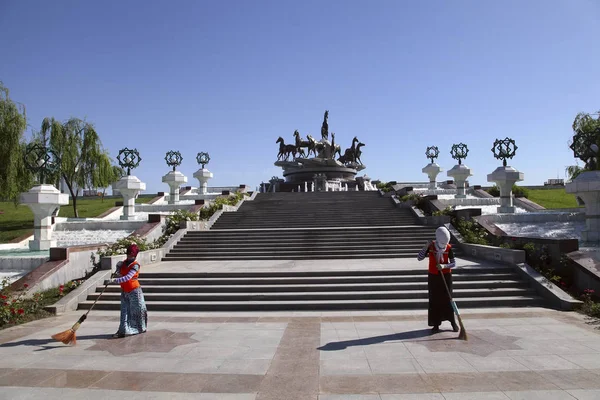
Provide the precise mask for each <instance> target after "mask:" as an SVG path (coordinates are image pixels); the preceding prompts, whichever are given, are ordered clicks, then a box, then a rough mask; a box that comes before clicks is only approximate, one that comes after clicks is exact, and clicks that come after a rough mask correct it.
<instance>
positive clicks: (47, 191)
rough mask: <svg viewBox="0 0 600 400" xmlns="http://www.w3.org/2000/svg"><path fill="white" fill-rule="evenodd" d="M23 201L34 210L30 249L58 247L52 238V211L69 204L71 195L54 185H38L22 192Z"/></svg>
mask: <svg viewBox="0 0 600 400" xmlns="http://www.w3.org/2000/svg"><path fill="white" fill-rule="evenodd" d="M21 203H22V204H25V205H26V206H28V207H29V208H31V211H33V240H30V241H29V249H30V250H32V251H39V250H48V249H49V248H50V247H56V241H55V240H52V213H54V211H55V210H56V209H57V208H58V207H60V206H64V205H68V204H69V195H68V194H66V193H61V192H60V191H58V189H56V188H55V187H54V186H52V185H38V186H34V187H32V188H31V190H30V191H29V192H27V193H21Z"/></svg>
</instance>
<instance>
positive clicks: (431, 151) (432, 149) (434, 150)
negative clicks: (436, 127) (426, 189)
mask: <svg viewBox="0 0 600 400" xmlns="http://www.w3.org/2000/svg"><path fill="white" fill-rule="evenodd" d="M425 155H426V156H427V158H429V159H430V160H431V163H432V164H433V163H434V162H435V159H436V158H438V157H439V155H440V149H438V147H437V146H429V147H427V150H425Z"/></svg>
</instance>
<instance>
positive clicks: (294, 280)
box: [140, 269, 519, 286]
mask: <svg viewBox="0 0 600 400" xmlns="http://www.w3.org/2000/svg"><path fill="white" fill-rule="evenodd" d="M452 279H453V282H465V281H469V282H472V281H478V282H480V281H505V280H513V281H514V280H519V279H518V275H517V274H516V273H514V272H507V273H487V274H486V273H467V274H453V275H452ZM405 282H427V270H426V269H424V270H423V273H419V274H411V275H403V274H397V275H383V274H381V275H371V276H368V275H367V276H344V275H341V276H282V277H276V276H264V277H254V276H247V277H244V276H242V277H231V278H223V277H218V276H217V277H213V276H211V277H203V278H191V277H187V276H185V275H183V274H175V273H174V274H173V276H172V277H164V278H155V277H152V276H148V274H143V273H142V274H141V276H140V283H141V284H142V285H163V286H172V285H223V284H227V285H290V284H295V285H300V284H301V285H314V284H327V285H332V284H349V283H378V284H381V283H405Z"/></svg>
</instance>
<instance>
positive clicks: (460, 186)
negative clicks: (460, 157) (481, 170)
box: [447, 164, 473, 199]
mask: <svg viewBox="0 0 600 400" xmlns="http://www.w3.org/2000/svg"><path fill="white" fill-rule="evenodd" d="M447 174H448V176H450V177H452V178H454V183H455V184H456V195H455V196H454V198H456V199H464V198H466V197H467V195H466V194H465V181H466V180H467V178H468V177H470V176H472V175H473V174H472V173H471V168H469V167H467V166H466V165H464V164H456V165H455V166H454V167H452V169H451V170H450V171H448V172H447Z"/></svg>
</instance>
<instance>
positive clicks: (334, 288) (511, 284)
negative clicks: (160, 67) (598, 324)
mask: <svg viewBox="0 0 600 400" xmlns="http://www.w3.org/2000/svg"><path fill="white" fill-rule="evenodd" d="M140 282H141V284H142V286H143V288H144V293H246V292H262V293H272V292H353V291H376V290H427V282H426V281H418V282H404V283H396V282H387V283H336V284H331V283H316V284H315V283H313V284H311V285H310V286H307V285H305V284H281V285H260V284H256V285H246V284H241V285H202V284H199V285H190V284H186V285H161V284H160V283H161V282H154V283H148V282H147V281H146V280H144V279H141V280H140ZM453 285H454V289H455V290H459V289H496V288H527V287H528V285H527V283H526V282H523V281H518V280H508V279H507V280H497V281H458V282H454V283H453ZM120 291H121V289H120V287H119V286H116V285H111V286H109V287H108V288H107V289H106V293H120Z"/></svg>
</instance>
